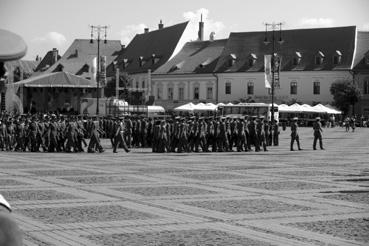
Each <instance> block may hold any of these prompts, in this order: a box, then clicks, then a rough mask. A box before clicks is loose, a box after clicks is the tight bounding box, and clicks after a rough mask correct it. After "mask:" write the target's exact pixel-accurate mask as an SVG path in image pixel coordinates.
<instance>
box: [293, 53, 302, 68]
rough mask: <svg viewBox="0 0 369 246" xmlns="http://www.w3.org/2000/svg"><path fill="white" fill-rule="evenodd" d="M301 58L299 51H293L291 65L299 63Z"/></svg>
mask: <svg viewBox="0 0 369 246" xmlns="http://www.w3.org/2000/svg"><path fill="white" fill-rule="evenodd" d="M301 58H302V55H301V53H300V52H298V51H296V52H295V57H294V58H293V65H294V66H297V65H300V62H301Z"/></svg>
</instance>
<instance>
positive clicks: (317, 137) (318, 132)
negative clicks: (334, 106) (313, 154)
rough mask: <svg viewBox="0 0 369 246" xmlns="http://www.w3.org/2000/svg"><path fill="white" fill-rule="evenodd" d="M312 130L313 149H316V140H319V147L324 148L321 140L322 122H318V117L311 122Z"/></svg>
mask: <svg viewBox="0 0 369 246" xmlns="http://www.w3.org/2000/svg"><path fill="white" fill-rule="evenodd" d="M313 130H314V142H313V149H314V150H316V142H317V140H319V146H320V149H322V150H324V148H323V140H322V132H323V129H322V124H321V123H320V117H317V118H316V121H315V122H314V124H313Z"/></svg>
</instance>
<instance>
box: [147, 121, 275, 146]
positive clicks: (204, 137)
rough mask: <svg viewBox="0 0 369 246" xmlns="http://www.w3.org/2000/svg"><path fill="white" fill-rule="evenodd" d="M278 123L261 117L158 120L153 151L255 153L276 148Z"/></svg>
mask: <svg viewBox="0 0 369 246" xmlns="http://www.w3.org/2000/svg"><path fill="white" fill-rule="evenodd" d="M278 135H279V127H278V124H270V123H269V122H268V121H266V120H264V119H263V118H255V117H249V118H236V119H232V118H225V117H220V118H195V117H191V118H180V117H176V118H175V119H174V120H170V121H157V122H155V124H154V129H153V138H152V141H153V145H152V146H153V152H178V153H181V152H200V151H202V152H210V151H212V152H227V151H235V150H237V151H238V152H241V151H246V152H247V151H252V150H253V149H252V148H254V151H256V152H258V151H260V150H261V148H262V149H263V150H264V151H267V146H270V145H272V144H273V145H278V139H279V137H278Z"/></svg>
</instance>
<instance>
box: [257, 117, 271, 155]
mask: <svg viewBox="0 0 369 246" xmlns="http://www.w3.org/2000/svg"><path fill="white" fill-rule="evenodd" d="M262 119H263V118H259V119H257V120H256V136H257V139H258V143H259V146H263V150H264V151H268V150H267V147H266V146H267V145H266V134H265V124H264V123H263V121H262ZM255 148H256V147H255ZM259 150H260V147H259V149H258V150H256V151H259Z"/></svg>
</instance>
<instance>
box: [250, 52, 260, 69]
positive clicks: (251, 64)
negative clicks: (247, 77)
mask: <svg viewBox="0 0 369 246" xmlns="http://www.w3.org/2000/svg"><path fill="white" fill-rule="evenodd" d="M256 59H258V57H257V56H256V55H255V54H254V53H251V54H250V56H249V67H252V66H254V65H255V63H256Z"/></svg>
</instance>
